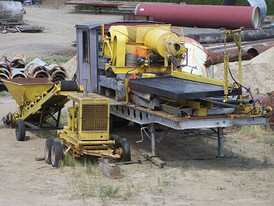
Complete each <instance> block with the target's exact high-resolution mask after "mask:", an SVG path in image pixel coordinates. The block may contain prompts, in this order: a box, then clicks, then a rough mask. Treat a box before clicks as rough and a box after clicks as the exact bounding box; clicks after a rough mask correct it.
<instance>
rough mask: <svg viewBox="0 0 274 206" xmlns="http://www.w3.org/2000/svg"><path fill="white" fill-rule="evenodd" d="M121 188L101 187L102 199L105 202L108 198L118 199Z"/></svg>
mask: <svg viewBox="0 0 274 206" xmlns="http://www.w3.org/2000/svg"><path fill="white" fill-rule="evenodd" d="M119 189H120V187H115V186H112V185H103V186H101V187H100V198H101V199H102V200H105V199H106V198H110V197H111V198H116V197H118V193H119Z"/></svg>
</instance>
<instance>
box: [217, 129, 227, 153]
mask: <svg viewBox="0 0 274 206" xmlns="http://www.w3.org/2000/svg"><path fill="white" fill-rule="evenodd" d="M224 156H225V155H224V131H223V128H222V127H218V157H220V158H221V157H224Z"/></svg>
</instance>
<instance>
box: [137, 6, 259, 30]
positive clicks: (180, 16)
mask: <svg viewBox="0 0 274 206" xmlns="http://www.w3.org/2000/svg"><path fill="white" fill-rule="evenodd" d="M135 15H140V16H151V17H153V20H154V21H160V22H166V23H171V24H175V25H183V26H201V27H216V28H220V27H226V28H240V27H245V28H258V27H259V26H260V24H261V21H260V13H259V9H258V8H254V7H247V6H212V5H179V4H164V3H140V4H138V5H137V6H136V9H135Z"/></svg>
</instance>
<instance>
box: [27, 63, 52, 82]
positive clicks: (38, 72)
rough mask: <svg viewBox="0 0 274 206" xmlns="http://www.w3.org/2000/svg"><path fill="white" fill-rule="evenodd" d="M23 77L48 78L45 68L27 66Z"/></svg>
mask: <svg viewBox="0 0 274 206" xmlns="http://www.w3.org/2000/svg"><path fill="white" fill-rule="evenodd" d="M25 75H26V76H27V77H29V78H49V77H50V75H49V72H48V69H47V68H46V67H45V66H39V65H37V64H34V63H32V64H29V65H28V66H27V68H26V70H25Z"/></svg>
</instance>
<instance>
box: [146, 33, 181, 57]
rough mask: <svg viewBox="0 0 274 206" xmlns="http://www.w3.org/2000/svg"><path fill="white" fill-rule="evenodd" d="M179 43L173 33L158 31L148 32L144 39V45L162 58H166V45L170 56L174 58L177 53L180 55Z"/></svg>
mask: <svg viewBox="0 0 274 206" xmlns="http://www.w3.org/2000/svg"><path fill="white" fill-rule="evenodd" d="M179 42H180V39H179V37H178V36H177V35H176V34H175V33H172V32H170V31H165V30H160V29H152V30H150V31H148V32H147V34H146V35H145V38H144V45H145V46H146V47H149V48H150V49H151V50H152V51H153V52H155V53H157V54H160V55H161V56H162V57H166V56H167V53H168V51H167V48H166V44H167V45H168V48H169V50H170V54H171V55H173V56H176V55H177V53H180V52H181V50H182V48H181V44H180V43H179ZM175 48H176V49H175Z"/></svg>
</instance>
